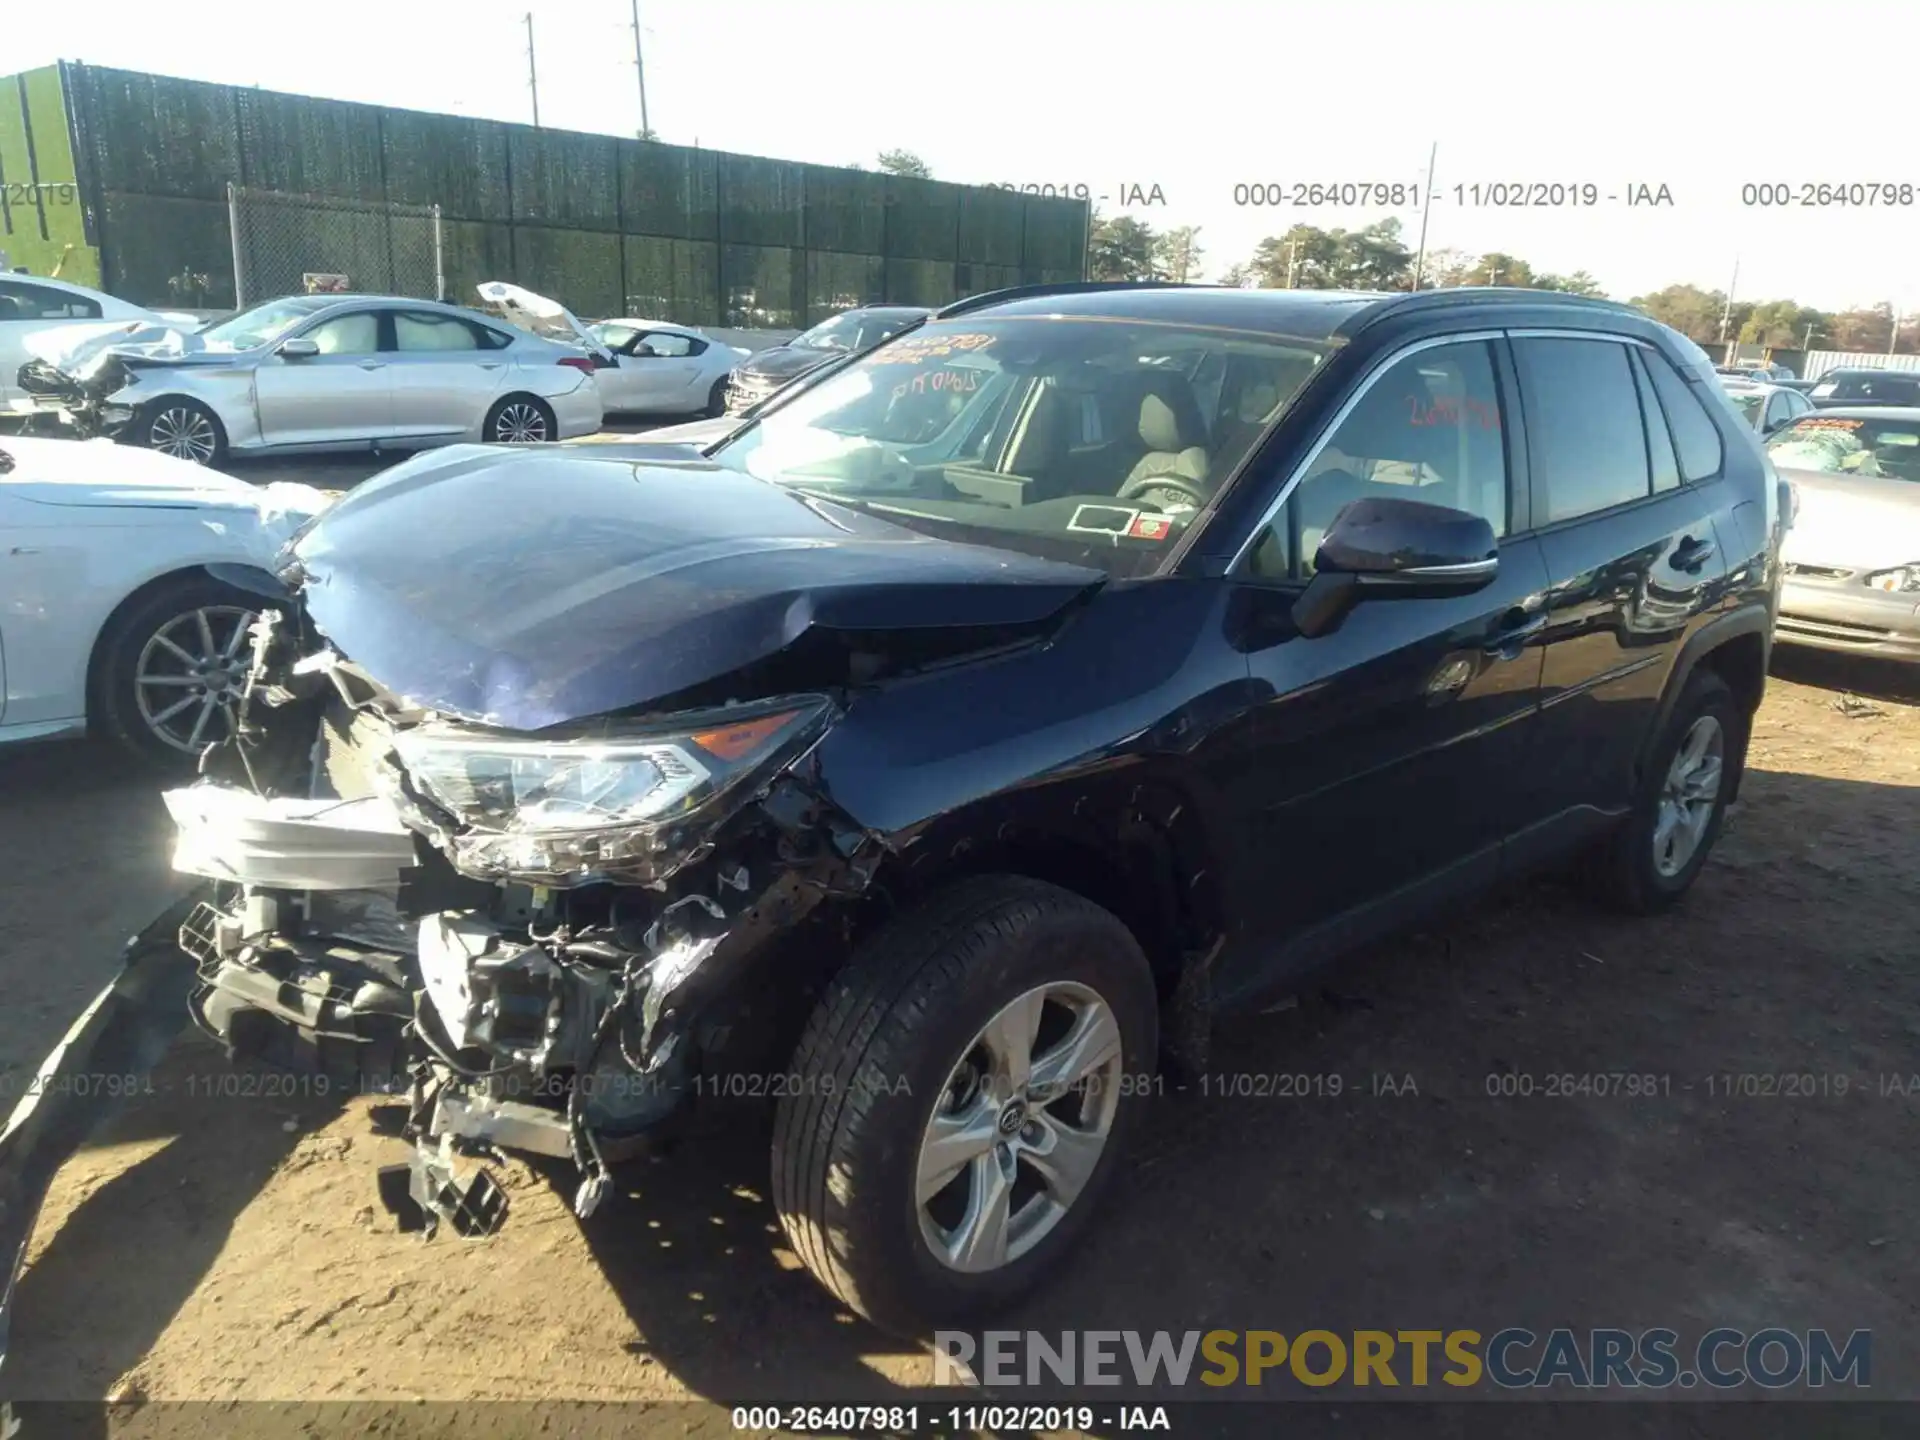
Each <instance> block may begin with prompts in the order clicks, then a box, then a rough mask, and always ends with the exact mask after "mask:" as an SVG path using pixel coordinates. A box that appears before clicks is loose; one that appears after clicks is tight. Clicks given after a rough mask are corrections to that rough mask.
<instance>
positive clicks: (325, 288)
mask: <svg viewBox="0 0 1920 1440" xmlns="http://www.w3.org/2000/svg"><path fill="white" fill-rule="evenodd" d="M227 224H228V229H229V231H230V233H231V235H232V240H233V291H234V301H235V304H236V305H237V306H239V307H245V306H248V305H257V304H259V303H260V302H261V301H262V300H270V299H272V298H274V297H275V296H277V295H299V294H315V293H325V292H330V291H352V292H354V293H357V294H378V295H411V296H414V297H417V298H419V299H423V300H443V299H445V298H446V289H447V284H446V250H445V242H444V237H443V235H442V231H441V225H440V207H439V206H438V205H400V204H390V203H385V202H380V201H370V200H349V199H343V198H338V197H334V196H326V195H294V194H288V193H286V192H283V191H278V190H261V189H256V188H251V187H248V186H244V185H229V186H227Z"/></svg>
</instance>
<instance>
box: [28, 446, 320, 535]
mask: <svg viewBox="0 0 1920 1440" xmlns="http://www.w3.org/2000/svg"><path fill="white" fill-rule="evenodd" d="M0 451H4V452H5V453H6V454H7V455H8V456H9V457H10V458H11V459H12V461H13V466H12V468H11V469H10V470H8V471H7V473H6V474H5V475H0V487H4V488H5V490H6V493H7V494H8V495H10V496H12V497H14V498H16V499H20V500H30V501H32V502H34V503H35V504H40V505H76V506H102V505H109V506H115V507H137V508H148V509H169V510H177V509H183V508H199V507H204V506H224V507H229V508H239V509H245V510H252V511H255V512H257V513H259V514H260V515H261V516H262V517H263V518H267V517H270V516H274V515H281V514H289V515H297V516H302V517H304V516H307V515H317V514H318V513H319V512H320V511H322V510H324V509H325V508H326V507H327V505H328V503H329V497H328V496H327V495H326V493H325V492H324V491H321V490H317V489H315V488H314V487H313V486H311V485H298V484H293V483H291V482H288V481H275V482H274V483H272V484H269V485H252V484H249V483H248V482H247V481H245V480H239V479H236V478H235V477H233V476H231V475H223V474H221V473H220V472H218V471H216V470H209V469H207V468H206V467H205V466H202V465H195V464H194V463H192V462H191V461H189V460H179V459H176V458H174V457H173V456H171V455H163V454H161V453H160V452H159V451H157V450H145V449H141V448H139V447H137V446H132V445H116V444H115V443H114V442H113V441H111V440H48V439H36V438H31V437H28V436H14V435H9V436H6V437H5V438H3V439H0Z"/></svg>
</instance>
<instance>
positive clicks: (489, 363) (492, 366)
mask: <svg viewBox="0 0 1920 1440" xmlns="http://www.w3.org/2000/svg"><path fill="white" fill-rule="evenodd" d="M480 368H481V369H482V370H498V369H499V368H500V362H499V361H498V360H482V361H481V362H480Z"/></svg>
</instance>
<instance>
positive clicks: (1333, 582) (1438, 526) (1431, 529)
mask: <svg viewBox="0 0 1920 1440" xmlns="http://www.w3.org/2000/svg"><path fill="white" fill-rule="evenodd" d="M1314 572H1315V573H1314V578H1313V580H1312V582H1311V583H1310V584H1309V585H1308V586H1307V588H1306V590H1305V591H1304V592H1302V594H1301V596H1300V598H1299V600H1298V601H1296V602H1295V604H1294V610H1293V620H1294V624H1295V625H1296V626H1297V627H1298V629H1299V631H1300V633H1301V634H1302V635H1304V636H1307V637H1308V638H1312V637H1314V636H1316V635H1326V634H1330V633H1332V632H1333V631H1334V630H1337V629H1338V628H1339V627H1340V624H1341V622H1342V621H1343V620H1345V618H1346V616H1347V613H1348V612H1349V611H1350V610H1352V608H1353V607H1354V606H1355V605H1356V604H1358V603H1359V602H1360V601H1361V600H1363V599H1382V600H1385V599H1397V600H1422V599H1438V598H1440V597H1442V596H1447V595H1470V594H1472V593H1473V592H1474V591H1476V590H1481V589H1484V588H1485V587H1486V586H1487V585H1489V584H1491V583H1492V582H1493V578H1494V576H1496V575H1497V574H1499V572H1500V542H1499V541H1498V539H1497V538H1496V537H1495V536H1494V533H1493V526H1492V525H1491V524H1489V523H1488V521H1487V519H1486V517H1485V516H1482V515H1475V514H1472V513H1471V512H1469V511H1465V510H1456V509H1454V508H1453V507H1452V506H1449V505H1429V504H1427V503H1426V502H1425V501H1421V500H1388V499H1366V500H1355V501H1353V502H1352V503H1351V504H1349V505H1347V506H1346V508H1344V509H1343V510H1341V512H1340V513H1339V514H1338V515H1337V516H1335V517H1334V522H1333V525H1332V527H1331V528H1329V529H1328V531H1327V533H1326V537H1325V538H1324V539H1323V540H1322V541H1321V542H1320V549H1319V552H1318V554H1316V555H1315V556H1314Z"/></svg>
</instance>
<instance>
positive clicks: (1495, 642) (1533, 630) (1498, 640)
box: [1480, 606, 1547, 660]
mask: <svg viewBox="0 0 1920 1440" xmlns="http://www.w3.org/2000/svg"><path fill="white" fill-rule="evenodd" d="M1516 615H1517V616H1518V617H1519V618H1518V619H1515V618H1513V617H1515V616H1516ZM1546 628H1547V617H1546V616H1545V615H1544V614H1535V613H1534V612H1532V611H1530V610H1524V609H1521V608H1519V607H1518V606H1516V607H1515V608H1514V609H1513V610H1510V611H1508V612H1507V622H1506V623H1504V624H1502V625H1501V627H1500V628H1499V629H1498V630H1496V631H1495V632H1494V633H1493V634H1492V635H1490V636H1488V637H1487V642H1486V644H1484V645H1482V646H1481V647H1480V648H1481V649H1482V650H1483V651H1484V652H1485V653H1486V654H1488V655H1497V656H1504V657H1505V658H1507V659H1509V660H1511V659H1515V658H1517V657H1518V656H1519V654H1520V651H1521V649H1522V648H1523V647H1525V645H1526V643H1527V642H1528V641H1529V640H1531V639H1533V638H1534V636H1536V635H1539V634H1541V633H1542V632H1543V631H1545V630H1546Z"/></svg>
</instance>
